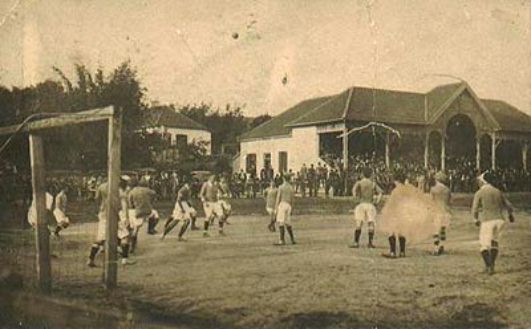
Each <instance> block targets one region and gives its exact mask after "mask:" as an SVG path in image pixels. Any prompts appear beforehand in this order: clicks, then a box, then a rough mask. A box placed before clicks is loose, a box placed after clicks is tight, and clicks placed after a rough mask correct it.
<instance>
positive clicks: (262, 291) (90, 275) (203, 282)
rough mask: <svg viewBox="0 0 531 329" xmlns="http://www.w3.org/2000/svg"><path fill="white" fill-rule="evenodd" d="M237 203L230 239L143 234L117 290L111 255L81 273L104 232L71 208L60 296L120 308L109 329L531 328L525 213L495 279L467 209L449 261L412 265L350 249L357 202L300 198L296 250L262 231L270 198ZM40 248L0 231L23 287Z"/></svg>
mask: <svg viewBox="0 0 531 329" xmlns="http://www.w3.org/2000/svg"><path fill="white" fill-rule="evenodd" d="M170 206H171V205H170V204H169V203H162V204H160V207H159V210H160V212H161V214H163V215H167V214H168V213H169V212H170V211H171V208H170ZM233 206H234V208H235V212H236V215H235V216H234V217H233V218H231V219H230V222H231V225H229V226H228V227H227V236H226V237H219V236H217V233H215V231H212V232H211V233H212V237H211V238H208V239H204V238H203V237H202V236H201V232H200V231H193V232H188V238H189V241H187V242H184V243H181V242H178V241H177V239H176V232H172V235H171V236H169V237H168V238H167V240H165V241H164V242H160V241H159V239H158V237H155V236H148V235H146V234H145V229H143V230H142V235H141V236H140V238H139V239H140V242H139V250H138V253H137V254H136V255H134V256H133V258H134V259H135V260H137V262H138V263H137V264H136V265H133V266H129V267H120V268H119V286H120V288H119V289H118V291H116V292H115V293H112V294H109V293H108V292H105V291H104V290H103V289H102V287H101V285H100V282H101V276H102V268H101V262H102V259H103V257H101V256H100V257H99V258H98V263H99V264H100V267H99V268H96V269H89V268H87V267H86V266H85V262H86V257H87V253H88V249H89V247H90V243H91V240H92V239H93V237H94V236H95V233H96V225H95V220H96V216H95V209H96V208H95V207H94V205H88V204H85V203H77V204H74V205H73V207H74V208H73V209H72V211H71V215H70V216H71V218H72V220H73V222H74V223H75V224H74V225H72V226H71V227H70V228H69V229H68V230H67V231H65V232H64V234H63V239H62V240H55V239H52V250H53V253H54V255H55V256H56V257H55V258H53V275H54V296H55V297H56V298H57V299H58V300H63V301H64V300H67V301H70V302H73V303H74V304H75V305H77V309H79V307H80V306H79V305H85V306H84V307H88V306H86V305H89V306H90V307H91V308H92V307H95V308H96V309H101V310H104V311H105V310H106V311H109V310H114V311H115V314H117V315H116V316H117V317H118V319H119V320H117V321H116V322H112V321H111V322H105V321H103V322H104V323H108V324H109V327H115V326H117V325H120V326H121V327H123V326H124V323H126V325H129V326H132V327H139V328H159V327H160V328H166V327H174V326H175V327H180V328H376V327H377V328H528V327H530V326H531V315H529V311H528V309H529V308H530V307H531V294H530V293H529V291H531V276H530V275H531V259H530V257H529V249H530V248H529V247H531V242H530V241H531V240H530V232H531V230H530V228H531V215H530V214H529V213H526V212H524V211H520V212H518V213H517V222H516V223H515V224H513V225H508V226H507V230H506V231H505V232H504V237H503V239H502V241H501V255H500V258H499V261H498V273H497V274H496V275H494V276H490V277H489V276H486V275H484V274H482V273H481V272H482V269H483V267H482V266H483V265H482V261H481V259H480V257H479V254H478V245H477V228H476V227H475V226H474V225H473V224H472V223H471V220H470V217H469V213H468V210H465V209H461V208H459V209H457V210H456V212H455V215H456V216H455V219H454V221H453V223H452V227H451V228H450V230H449V232H448V239H449V240H448V243H447V249H448V250H449V254H448V255H445V256H441V257H433V256H430V255H429V251H431V244H430V242H426V243H423V244H418V245H413V246H410V247H409V250H408V257H407V258H405V259H397V260H388V259H384V258H382V257H380V254H381V253H382V252H384V251H385V250H386V239H385V237H384V236H382V235H378V234H377V237H376V244H377V245H378V249H374V250H369V249H366V248H361V249H359V250H353V249H349V248H347V244H348V243H349V242H350V239H351V235H352V224H353V223H352V216H351V215H350V214H348V209H350V208H351V202H350V201H349V200H323V199H319V200H313V201H312V200H303V201H299V202H298V203H297V206H298V211H297V214H298V215H296V216H295V217H294V227H295V234H296V236H297V238H298V242H299V244H298V245H296V246H285V247H275V246H273V245H272V243H273V242H275V241H276V239H277V236H276V235H275V234H271V233H269V232H268V231H267V230H266V225H267V222H268V219H267V216H265V215H263V214H262V212H263V203H262V201H259V200H254V201H253V200H237V201H235V202H233ZM328 209H330V211H328ZM334 209H336V211H333V210H334ZM200 222H202V221H200ZM362 239H366V232H364V233H363V237H362ZM365 241H366V240H363V241H362V242H363V243H365ZM32 246H33V239H32V235H31V232H30V231H29V230H26V231H9V232H2V233H1V234H0V248H1V250H2V251H4V250H8V249H9V250H11V252H2V253H1V256H0V262H1V263H2V264H9V265H10V266H12V267H13V268H15V269H17V270H18V271H21V272H22V275H23V276H24V277H25V280H26V281H25V282H26V283H27V282H29V281H31V279H32V278H33V277H34V272H33V250H32ZM30 291H31V290H30ZM50 307H51V306H50ZM52 309H53V308H52ZM59 309H64V307H63V308H59ZM91 312H92V311H91ZM89 313H90V312H88V311H87V312H81V311H79V312H77V313H76V312H74V311H71V312H70V313H68V314H69V315H68V316H69V317H70V318H72V319H71V320H70V321H71V322H69V324H70V325H71V326H72V327H74V326H75V324H77V325H78V327H79V326H81V327H83V326H86V327H90V326H94V327H101V326H102V325H101V323H103V322H102V320H101V316H97V315H91V316H90V317H92V318H93V320H94V321H93V322H91V321H90V319H87V315H86V314H89ZM39 314H41V313H39ZM90 314H93V313H90ZM113 314H114V313H113ZM127 314H129V315H127ZM20 316H22V315H20ZM40 317H41V320H39V321H45V320H44V319H47V316H43V315H42V314H41V315H40ZM128 317H129V320H127V318H128ZM56 318H57V317H56ZM60 318H62V317H60ZM75 318H79V319H83V320H79V321H78V322H76V321H75V320H74V319H75ZM24 319H25V320H27V321H30V318H29V317H25V318H24ZM98 319H99V320H98ZM124 319H126V320H124ZM56 320H57V319H56ZM31 321H36V320H35V319H33V320H31ZM31 321H30V322H31ZM46 321H49V322H47V323H55V322H53V321H54V320H53V319H52V320H50V319H48V320H46ZM124 321H125V322H124ZM37 323H40V322H38V321H37ZM52 327H53V325H52Z"/></svg>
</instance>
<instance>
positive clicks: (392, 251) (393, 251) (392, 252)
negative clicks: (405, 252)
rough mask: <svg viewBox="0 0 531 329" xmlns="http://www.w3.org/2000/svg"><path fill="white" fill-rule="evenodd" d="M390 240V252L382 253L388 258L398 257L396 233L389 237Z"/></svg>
mask: <svg viewBox="0 0 531 329" xmlns="http://www.w3.org/2000/svg"><path fill="white" fill-rule="evenodd" d="M388 240H389V253H384V254H382V256H383V257H386V258H396V235H394V234H392V235H390V236H389V238H388Z"/></svg>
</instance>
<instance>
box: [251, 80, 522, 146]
mask: <svg viewBox="0 0 531 329" xmlns="http://www.w3.org/2000/svg"><path fill="white" fill-rule="evenodd" d="M466 87H468V85H467V84H466V83H465V82H461V83H454V84H447V85H441V86H437V87H435V88H433V89H432V90H430V91H429V92H427V93H416V92H405V91H396V90H385V89H375V88H366V87H351V88H349V89H347V90H345V91H344V92H342V93H340V94H337V95H332V96H326V97H320V98H314V99H310V100H306V101H303V102H300V103H299V104H297V105H295V106H294V107H292V108H290V109H288V110H287V111H285V112H283V113H281V114H279V115H278V116H276V117H274V118H273V119H271V120H270V121H268V122H266V123H264V124H263V125H261V126H258V127H257V128H255V129H253V130H251V131H249V132H247V133H246V134H244V135H243V136H242V137H241V138H242V139H244V140H245V139H253V138H267V137H273V136H279V135H289V133H290V132H291V129H292V128H293V127H298V126H310V125H316V124H322V123H332V122H338V121H342V120H345V119H346V120H349V121H380V122H386V123H401V124H418V125H426V124H428V123H429V122H428V120H429V119H432V118H434V117H435V116H436V114H437V111H438V110H439V109H441V108H443V105H444V104H445V103H446V102H447V101H448V100H450V99H451V98H452V96H453V95H455V94H456V92H458V91H459V90H463V89H464V88H466ZM481 101H482V102H483V104H484V105H485V107H486V108H487V110H488V111H489V112H490V113H491V114H492V116H493V117H494V119H495V120H496V121H497V122H498V124H499V125H500V126H501V128H502V130H506V131H517V132H531V117H530V116H529V115H527V114H525V113H523V112H521V111H519V110H518V109H516V108H515V107H513V106H511V105H509V104H507V103H505V102H503V101H497V100H481Z"/></svg>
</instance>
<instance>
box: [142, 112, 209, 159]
mask: <svg viewBox="0 0 531 329" xmlns="http://www.w3.org/2000/svg"><path fill="white" fill-rule="evenodd" d="M143 128H144V129H146V130H147V131H148V132H157V133H160V134H162V135H163V136H164V137H166V138H168V139H169V141H170V144H171V145H172V146H177V145H180V144H189V143H193V142H204V144H205V145H206V147H207V152H208V153H210V151H211V141H212V136H211V133H210V131H209V130H208V129H207V128H206V127H205V126H204V125H202V124H200V123H199V122H197V121H194V120H192V119H190V118H189V117H187V116H185V115H184V114H182V113H179V112H177V111H176V110H175V109H173V108H172V107H168V106H155V107H152V108H150V109H149V110H146V111H145V113H144V127H143Z"/></svg>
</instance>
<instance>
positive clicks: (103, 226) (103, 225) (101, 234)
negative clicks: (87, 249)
mask: <svg viewBox="0 0 531 329" xmlns="http://www.w3.org/2000/svg"><path fill="white" fill-rule="evenodd" d="M118 215H119V219H120V220H119V221H118V232H117V236H118V238H119V239H124V238H126V237H128V236H129V225H128V222H127V219H126V218H125V215H124V213H123V210H120V212H119V213H118ZM106 232H107V218H106V217H105V212H100V213H98V233H97V234H96V241H104V240H106V239H107V234H106Z"/></svg>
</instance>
